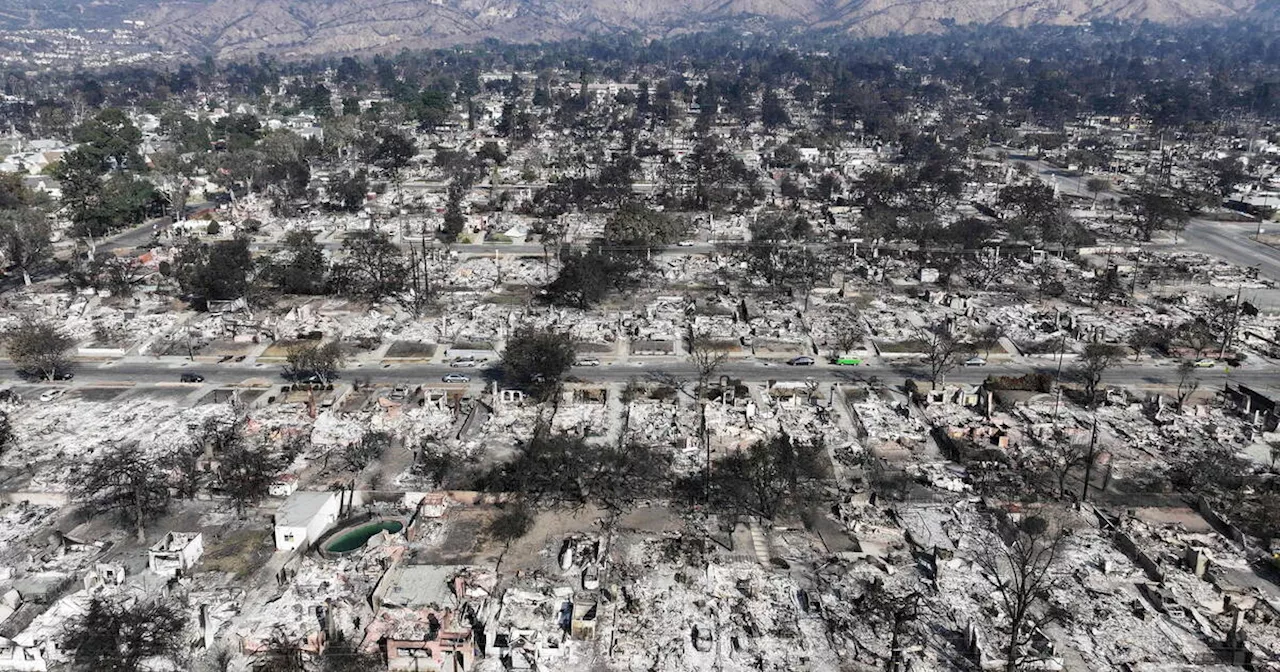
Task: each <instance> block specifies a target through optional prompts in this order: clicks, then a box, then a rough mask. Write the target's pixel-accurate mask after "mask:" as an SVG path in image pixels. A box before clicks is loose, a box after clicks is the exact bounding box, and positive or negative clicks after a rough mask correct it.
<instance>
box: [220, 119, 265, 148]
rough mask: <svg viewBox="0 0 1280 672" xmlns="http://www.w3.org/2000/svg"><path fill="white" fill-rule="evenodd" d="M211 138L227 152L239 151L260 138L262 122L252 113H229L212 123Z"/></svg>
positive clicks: (252, 144)
mask: <svg viewBox="0 0 1280 672" xmlns="http://www.w3.org/2000/svg"><path fill="white" fill-rule="evenodd" d="M213 138H214V141H215V142H220V143H221V144H222V145H223V147H224V148H225V149H226V150H227V151H228V152H240V151H244V150H246V149H249V148H250V147H253V146H254V145H256V144H257V143H258V140H260V139H261V138H262V123H261V122H260V121H258V117H257V116H256V115H253V114H229V115H227V116H225V117H223V118H221V119H219V120H218V121H217V122H215V123H214V125H213Z"/></svg>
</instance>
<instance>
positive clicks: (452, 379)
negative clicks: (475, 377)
mask: <svg viewBox="0 0 1280 672" xmlns="http://www.w3.org/2000/svg"><path fill="white" fill-rule="evenodd" d="M440 380H443V381H444V382H446V383H469V382H471V377H470V376H464V375H462V374H461V373H446V374H445V375H444V377H443V378H441V379H440Z"/></svg>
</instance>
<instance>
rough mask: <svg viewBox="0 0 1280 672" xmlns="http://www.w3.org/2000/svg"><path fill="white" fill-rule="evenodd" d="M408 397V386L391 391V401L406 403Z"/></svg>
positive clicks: (399, 386) (398, 386)
mask: <svg viewBox="0 0 1280 672" xmlns="http://www.w3.org/2000/svg"><path fill="white" fill-rule="evenodd" d="M408 396H409V386H408V385H396V386H395V388H394V389H392V390H391V401H404V400H405V398H406V397H408Z"/></svg>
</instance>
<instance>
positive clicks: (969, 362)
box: [964, 357, 987, 366]
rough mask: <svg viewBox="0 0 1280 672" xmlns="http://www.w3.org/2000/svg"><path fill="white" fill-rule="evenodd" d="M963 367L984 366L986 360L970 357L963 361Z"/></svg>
mask: <svg viewBox="0 0 1280 672" xmlns="http://www.w3.org/2000/svg"><path fill="white" fill-rule="evenodd" d="M964 365H965V366H986V365H987V360H985V359H983V358H981V357H970V358H969V359H966V360H964Z"/></svg>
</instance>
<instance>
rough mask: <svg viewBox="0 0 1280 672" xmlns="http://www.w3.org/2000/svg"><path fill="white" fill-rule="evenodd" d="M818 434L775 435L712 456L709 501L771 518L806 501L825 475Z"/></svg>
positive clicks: (822, 453)
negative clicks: (802, 437) (714, 458)
mask: <svg viewBox="0 0 1280 672" xmlns="http://www.w3.org/2000/svg"><path fill="white" fill-rule="evenodd" d="M825 453H826V448H825V447H824V444H823V442H822V439H820V438H814V439H812V440H808V441H804V440H800V439H797V438H795V437H792V436H790V435H788V434H778V435H776V436H774V437H771V438H769V439H766V440H763V441H757V442H756V443H753V444H752V445H751V446H750V447H748V448H747V449H745V450H740V451H736V452H733V453H730V454H729V455H726V456H724V457H722V458H720V459H719V460H717V461H716V462H715V464H714V466H713V469H712V473H711V491H710V493H709V494H710V501H711V502H712V504H714V505H716V506H719V507H723V508H727V509H731V510H736V511H741V512H743V513H750V514H755V515H759V516H762V517H764V518H768V519H772V518H775V517H776V516H778V515H779V514H781V513H784V512H786V511H788V510H791V509H793V508H797V507H801V506H804V505H806V504H808V503H810V502H811V501H812V495H813V493H814V488H815V486H816V485H817V483H818V481H819V479H821V478H823V477H825V474H826V467H825V466H824V461H823V456H824V455H825Z"/></svg>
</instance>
